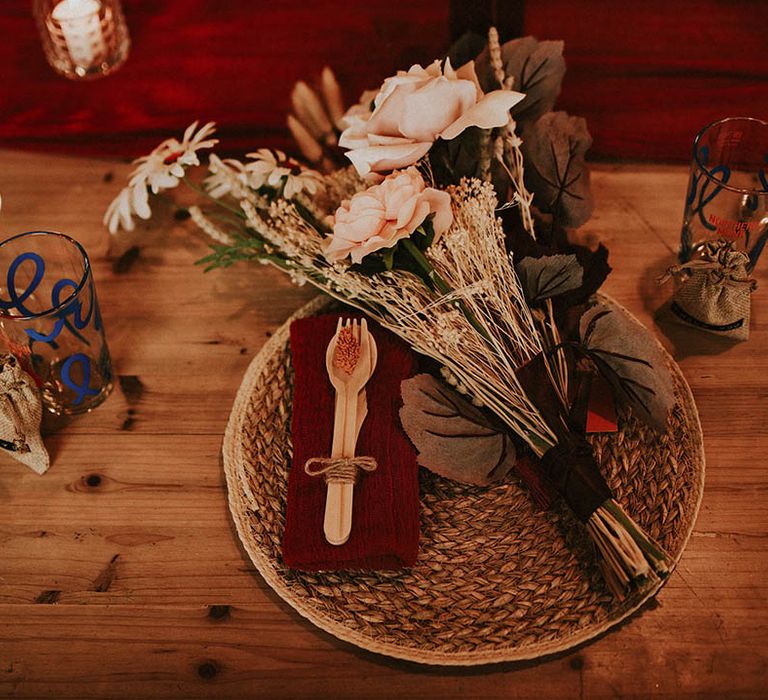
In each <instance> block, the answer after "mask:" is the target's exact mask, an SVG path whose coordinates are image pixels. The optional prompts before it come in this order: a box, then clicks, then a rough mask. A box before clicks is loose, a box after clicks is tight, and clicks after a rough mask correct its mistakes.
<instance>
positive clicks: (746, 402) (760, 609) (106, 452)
mask: <svg viewBox="0 0 768 700" xmlns="http://www.w3.org/2000/svg"><path fill="white" fill-rule="evenodd" d="M0 165H1V166H2V167H0V193H2V196H3V210H2V213H1V214H0V233H2V235H4V236H6V235H11V234H13V233H17V232H20V231H22V230H31V229H34V228H46V227H47V228H54V229H59V230H63V231H65V232H67V233H70V234H72V235H74V236H75V237H76V238H78V239H79V240H81V241H82V242H83V243H84V245H85V246H86V247H87V249H88V250H89V251H90V253H91V255H92V257H93V258H94V267H95V278H96V283H97V289H98V293H99V297H100V302H101V307H102V311H103V315H104V322H105V327H106V331H107V335H108V339H109V343H110V347H111V350H112V355H113V360H114V363H115V367H116V371H117V373H118V374H119V375H121V377H122V378H123V381H122V382H118V385H117V387H116V389H115V391H114V393H113V395H112V396H111V397H110V398H109V399H108V400H107V401H106V403H105V404H104V405H103V406H101V407H100V408H99V409H98V410H96V411H95V412H94V413H93V414H91V415H88V416H84V417H81V418H79V419H77V420H76V421H74V422H73V423H72V424H70V425H69V426H67V427H66V428H65V429H61V430H59V431H58V432H56V433H54V434H52V435H51V436H49V437H48V439H47V444H48V446H49V447H50V449H51V452H52V454H53V457H54V460H53V466H52V468H51V470H50V472H49V473H48V474H46V475H45V476H42V477H39V476H37V475H35V474H33V473H32V472H31V471H29V470H28V469H25V468H24V467H22V466H21V465H19V464H17V463H16V462H14V461H13V460H11V459H9V458H7V457H4V456H2V457H0V551H1V552H2V554H0V696H6V697H20V698H21V697H52V696H55V697H66V698H85V697H99V698H127V697H130V698H139V697H183V698H207V697H264V698H322V697H333V698H359V697H365V698H390V697H396V696H400V697H416V696H418V697H443V698H466V697H473V698H474V697H478V698H479V697H489V698H517V697H520V698H523V697H558V698H559V697H584V698H603V697H606V698H612V697H639V698H648V697H659V698H681V697H709V698H724V697H738V698H759V697H764V692H765V688H766V687H768V671H767V670H766V665H767V663H768V611H767V609H766V607H767V606H766V593H765V583H764V582H765V580H766V577H767V576H768V509H766V506H765V503H766V497H768V471H766V469H765V465H764V463H763V455H765V454H766V450H767V449H768V428H767V427H766V426H767V425H768V408H767V406H768V404H766V400H765V399H766V396H768V352H766V350H767V349H768V320H767V319H768V311H766V308H767V307H766V300H765V291H764V290H763V289H760V290H758V292H757V293H756V295H755V296H754V299H753V319H752V327H751V332H752V335H751V337H750V339H749V341H748V342H746V343H741V344H738V345H726V346H723V345H719V344H717V343H715V342H714V341H712V340H711V339H709V338H708V337H707V336H700V335H699V334H698V333H694V332H692V331H682V330H680V328H675V327H667V326H665V325H663V324H664V322H663V320H662V321H660V323H661V324H662V325H658V324H657V323H656V320H655V313H656V310H657V309H658V307H659V306H660V305H661V303H662V302H663V301H664V294H665V290H663V289H659V288H658V287H657V286H656V284H655V278H656V276H657V275H658V274H659V273H660V272H661V271H663V269H664V268H665V267H666V266H667V265H669V264H671V263H672V262H673V258H674V256H673V250H674V248H675V246H676V241H677V236H678V230H679V223H680V219H681V215H682V200H683V193H684V190H685V183H686V172H685V169H684V168H677V167H659V166H640V165H632V166H628V165H613V166H599V167H597V168H595V170H594V173H593V182H594V190H595V196H596V201H597V210H596V212H595V215H594V217H593V218H592V220H591V221H590V222H589V223H588V224H587V226H586V227H585V230H584V235H586V236H589V237H598V238H600V239H602V240H603V241H604V242H605V243H606V244H607V245H608V247H609V249H610V251H611V264H612V265H613V267H614V272H613V273H612V275H611V277H610V278H609V280H608V282H607V284H606V286H605V291H607V292H608V293H609V294H611V295H612V296H614V297H615V298H616V299H617V300H618V301H620V302H621V303H623V304H625V305H626V306H627V307H628V308H629V309H630V310H631V311H632V312H633V313H635V314H636V315H637V316H638V317H639V318H640V319H641V320H642V321H643V322H644V323H645V324H646V325H647V326H649V327H650V328H652V329H653V330H654V331H655V332H656V333H657V335H659V336H660V337H661V339H662V342H663V343H664V344H665V345H666V347H668V348H669V349H670V350H671V351H673V352H674V354H675V356H676V357H677V358H678V359H679V362H680V365H681V367H682V369H683V371H684V373H685V375H686V377H687V379H688V381H689V382H690V384H691V386H692V388H693V392H694V395H695V396H696V399H697V402H698V406H699V410H700V413H701V419H702V424H703V428H704V435H705V449H706V453H707V482H706V489H705V494H704V501H703V504H702V509H701V512H700V515H699V518H698V522H697V523H696V527H695V530H694V533H693V537H692V538H691V541H690V544H689V546H688V548H687V549H686V552H685V554H684V555H683V559H682V562H681V564H680V566H679V567H678V569H677V570H676V572H675V573H674V575H673V576H672V577H671V579H670V581H669V582H668V584H667V585H666V586H665V587H664V588H663V589H662V591H661V593H660V594H659V596H658V597H657V599H656V601H654V602H653V604H652V605H651V606H649V607H647V608H646V609H645V610H644V611H643V612H642V613H641V614H639V615H637V616H635V617H634V618H633V619H631V620H630V621H629V622H627V623H625V624H623V625H622V626H621V627H620V628H619V629H618V630H614V631H613V632H611V633H609V634H606V635H604V636H603V637H602V638H600V639H598V640H597V641H595V642H594V643H592V644H589V645H586V646H584V647H582V648H580V649H577V650H575V651H574V652H573V653H570V654H566V655H562V656H559V657H557V658H554V659H549V660H544V661H540V662H537V663H525V664H517V665H514V664H509V665H502V666H493V667H487V668H481V669H474V670H452V669H426V668H421V667H418V666H415V665H412V664H407V663H402V662H396V661H392V660H388V659H384V658H381V657H377V656H375V655H372V654H369V653H366V652H363V651H359V650H357V649H355V648H353V647H350V646H348V645H346V644H343V643H340V642H338V641H336V640H335V639H333V638H331V637H329V636H328V635H327V634H325V633H323V632H320V631H318V630H317V629H315V628H314V627H312V626H311V625H309V624H308V623H306V622H305V621H303V620H302V619H301V618H300V617H299V616H298V615H297V614H296V613H294V612H293V611H292V609H290V608H289V607H288V606H287V605H286V604H285V603H283V602H282V601H280V600H279V599H277V597H276V596H275V595H274V594H273V593H272V592H271V590H270V589H269V588H268V587H267V586H266V584H265V583H264V582H263V581H262V580H261V578H260V577H259V576H258V574H256V573H255V571H254V570H253V567H252V566H251V564H250V562H249V561H248V559H247V557H246V556H245V555H244V554H243V553H242V551H241V549H240V547H239V545H238V541H237V537H236V535H235V534H234V532H233V529H232V526H231V523H230V518H229V512H228V509H227V503H226V490H225V487H224V483H223V476H222V470H221V466H220V455H219V450H220V446H221V439H222V435H223V432H224V427H225V425H226V422H227V418H228V415H229V410H230V407H231V404H232V401H233V399H234V395H235V392H236V390H237V387H238V386H239V384H240V379H241V376H242V374H243V372H244V371H245V369H246V367H247V365H248V363H249V362H250V359H251V358H252V356H253V355H254V354H255V353H256V352H257V351H258V349H259V348H260V346H261V345H262V343H263V342H264V340H265V339H266V337H267V334H268V333H270V332H271V331H273V330H274V329H275V328H277V327H278V326H279V325H280V324H281V323H282V321H283V320H284V319H285V318H286V317H287V316H288V315H289V314H290V313H291V312H292V311H293V310H295V309H296V308H297V307H298V306H300V305H301V304H302V303H304V302H305V301H307V300H308V299H309V298H311V297H312V296H313V292H312V291H311V290H309V289H306V288H300V289H298V288H295V287H292V286H291V285H290V284H289V283H288V281H287V280H286V279H284V278H283V277H282V276H280V274H279V273H277V272H275V271H272V270H269V269H267V268H263V267H261V266H250V267H248V266H241V267H234V268H231V269H229V270H226V271H215V272H211V273H208V274H203V272H202V271H201V270H200V269H199V268H195V267H194V266H193V264H192V263H193V262H194V261H195V260H196V259H198V258H199V257H201V256H202V255H204V254H205V250H206V249H205V245H204V243H203V242H202V241H201V240H200V239H199V238H197V237H196V235H195V234H193V233H192V230H191V227H188V226H187V225H184V224H178V223H167V222H168V221H169V220H170V219H168V218H167V219H163V220H162V221H160V222H159V223H157V224H150V225H146V226H145V227H144V228H142V230H141V231H140V232H139V238H140V239H141V243H142V244H141V249H140V253H139V255H138V256H137V257H136V256H134V259H133V262H132V264H127V265H126V266H124V267H127V268H128V269H127V270H124V271H123V272H121V273H115V272H114V271H113V263H114V260H115V255H116V254H117V253H119V252H121V251H122V250H125V249H126V247H127V246H128V245H130V242H127V241H126V242H122V243H121V244H120V245H121V247H120V248H117V247H115V246H114V244H113V246H112V247H113V250H112V253H111V254H110V250H109V249H110V244H109V241H108V239H107V236H106V233H105V231H104V229H103V228H102V226H101V223H100V219H101V213H102V211H103V210H104V208H105V206H106V204H107V203H108V202H109V200H110V199H111V197H112V196H113V195H114V194H115V193H116V192H117V190H118V189H119V187H120V186H121V178H122V177H123V176H124V175H125V174H126V172H127V170H128V166H126V165H124V164H116V163H112V162H108V161H98V160H78V159H68V158H63V157H53V158H52V157H44V156H30V155H23V154H20V153H15V152H9V151H4V152H0ZM107 172H110V173H113V175H114V180H112V181H110V182H105V181H104V175H105V173H107ZM170 211H171V210H169V212H168V213H170ZM130 257H131V256H129V258H127V259H128V260H129V261H130ZM758 277H759V280H760V282H761V284H762V285H763V287H764V286H765V282H766V275H765V273H764V272H762V271H761V272H760V274H759V275H758ZM662 329H664V330H666V331H667V332H668V333H669V337H667V336H663V335H661V331H662Z"/></svg>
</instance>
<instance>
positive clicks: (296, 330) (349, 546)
mask: <svg viewBox="0 0 768 700" xmlns="http://www.w3.org/2000/svg"><path fill="white" fill-rule="evenodd" d="M338 318H339V315H338V314H334V315H328V316H318V317H315V318H306V319H301V320H299V321H295V322H294V323H293V324H292V325H291V354H292V356H293V369H294V373H295V376H294V390H293V391H294V393H293V417H292V419H291V433H292V436H293V464H292V466H291V471H290V474H289V476H288V505H287V508H286V516H285V532H284V534H283V560H284V561H285V563H286V565H287V566H289V567H290V568H293V569H301V570H303V571H320V570H342V569H368V570H374V569H401V568H404V567H408V566H412V565H413V564H414V563H415V561H416V556H417V554H418V548H419V480H418V466H417V463H416V450H415V449H414V447H413V446H412V445H411V443H410V441H409V440H408V438H407V437H406V435H405V433H404V432H403V430H402V428H401V427H400V418H399V409H400V406H401V399H400V382H401V381H402V380H403V379H407V378H408V377H410V376H412V375H413V374H414V373H415V371H416V362H417V360H416V356H415V354H414V353H413V352H412V351H411V350H410V349H409V348H408V347H407V346H406V345H405V344H404V343H403V342H402V341H400V340H399V339H398V338H396V337H395V336H394V335H393V334H391V333H389V332H388V331H385V330H383V329H381V328H380V327H379V326H377V325H376V324H373V323H370V322H369V329H370V330H371V332H372V333H373V336H374V338H375V339H376V344H377V347H378V363H377V365H376V371H375V372H374V374H373V376H372V377H371V379H370V381H369V382H368V384H367V385H366V392H367V394H368V416H367V417H366V419H365V422H364V423H363V427H362V430H361V432H360V439H359V440H358V443H357V450H356V454H358V455H369V456H371V457H375V458H376V461H377V462H378V468H377V469H376V471H374V472H371V473H367V474H362V475H361V476H360V478H359V479H358V482H357V484H356V485H355V496H354V507H353V511H352V531H351V533H350V536H349V539H348V540H347V541H346V542H345V543H344V544H343V545H332V544H329V543H328V542H327V541H326V540H325V535H324V534H323V517H324V513H325V492H326V485H325V481H324V480H323V478H322V477H311V476H309V475H308V474H306V473H305V472H304V464H305V463H306V461H307V460H308V459H310V458H311V457H328V456H329V455H330V451H331V442H332V438H333V409H334V396H335V395H334V391H333V387H332V386H331V383H330V381H329V379H328V374H327V372H326V368H325V351H326V348H327V346H328V343H329V341H330V340H331V338H332V337H333V334H334V333H335V331H336V323H337V320H338Z"/></svg>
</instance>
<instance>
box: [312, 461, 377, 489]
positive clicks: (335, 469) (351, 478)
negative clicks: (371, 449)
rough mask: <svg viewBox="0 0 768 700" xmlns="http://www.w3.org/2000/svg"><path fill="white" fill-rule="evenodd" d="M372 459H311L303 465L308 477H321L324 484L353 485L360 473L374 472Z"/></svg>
mask: <svg viewBox="0 0 768 700" xmlns="http://www.w3.org/2000/svg"><path fill="white" fill-rule="evenodd" d="M377 467H378V464H377V463H376V460H375V459H374V458H373V457H312V458H310V459H308V460H307V462H306V464H305V465H304V471H305V472H306V473H307V474H309V475H310V476H322V477H324V478H325V483H326V484H328V483H336V484H354V483H356V482H357V477H358V475H359V474H360V472H361V471H362V472H373V471H376V468H377Z"/></svg>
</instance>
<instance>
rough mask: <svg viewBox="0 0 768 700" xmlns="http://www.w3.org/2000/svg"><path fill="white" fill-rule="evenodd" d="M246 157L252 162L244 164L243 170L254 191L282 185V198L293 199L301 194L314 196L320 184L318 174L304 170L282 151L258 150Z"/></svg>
mask: <svg viewBox="0 0 768 700" xmlns="http://www.w3.org/2000/svg"><path fill="white" fill-rule="evenodd" d="M248 157H249V158H253V161H252V162H250V163H246V165H245V170H246V172H247V173H248V179H249V184H250V186H251V187H252V188H253V189H255V190H257V189H259V188H260V187H263V186H264V185H267V186H269V187H274V188H275V189H280V187H281V185H282V187H283V197H285V198H286V199H293V197H295V196H296V195H297V194H299V193H301V192H307V193H308V194H314V193H315V192H317V190H318V188H319V187H320V186H321V184H322V176H321V175H320V173H318V172H316V171H315V170H309V169H305V168H304V167H302V165H301V163H299V162H298V161H295V160H293V158H288V157H286V155H285V153H283V152H282V151H270V150H269V149H267V148H260V149H259V150H258V151H256V153H248Z"/></svg>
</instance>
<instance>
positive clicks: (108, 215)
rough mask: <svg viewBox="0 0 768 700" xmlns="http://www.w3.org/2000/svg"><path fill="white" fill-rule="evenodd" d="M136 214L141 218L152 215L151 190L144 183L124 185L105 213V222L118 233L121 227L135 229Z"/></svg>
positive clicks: (112, 231) (111, 230) (111, 231)
mask: <svg viewBox="0 0 768 700" xmlns="http://www.w3.org/2000/svg"><path fill="white" fill-rule="evenodd" d="M134 216H138V217H139V218H140V219H148V218H149V217H150V216H152V211H151V209H150V208H149V192H147V187H146V185H144V184H139V185H134V186H131V185H128V187H123V189H122V190H120V194H118V195H117V197H115V199H114V200H112V203H111V204H110V205H109V207H108V208H107V211H106V212H105V213H104V224H106V225H107V226H108V227H109V232H110V233H113V234H114V233H117V230H118V229H119V228H122V229H124V230H126V231H133V229H134V223H133V217H134Z"/></svg>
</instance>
